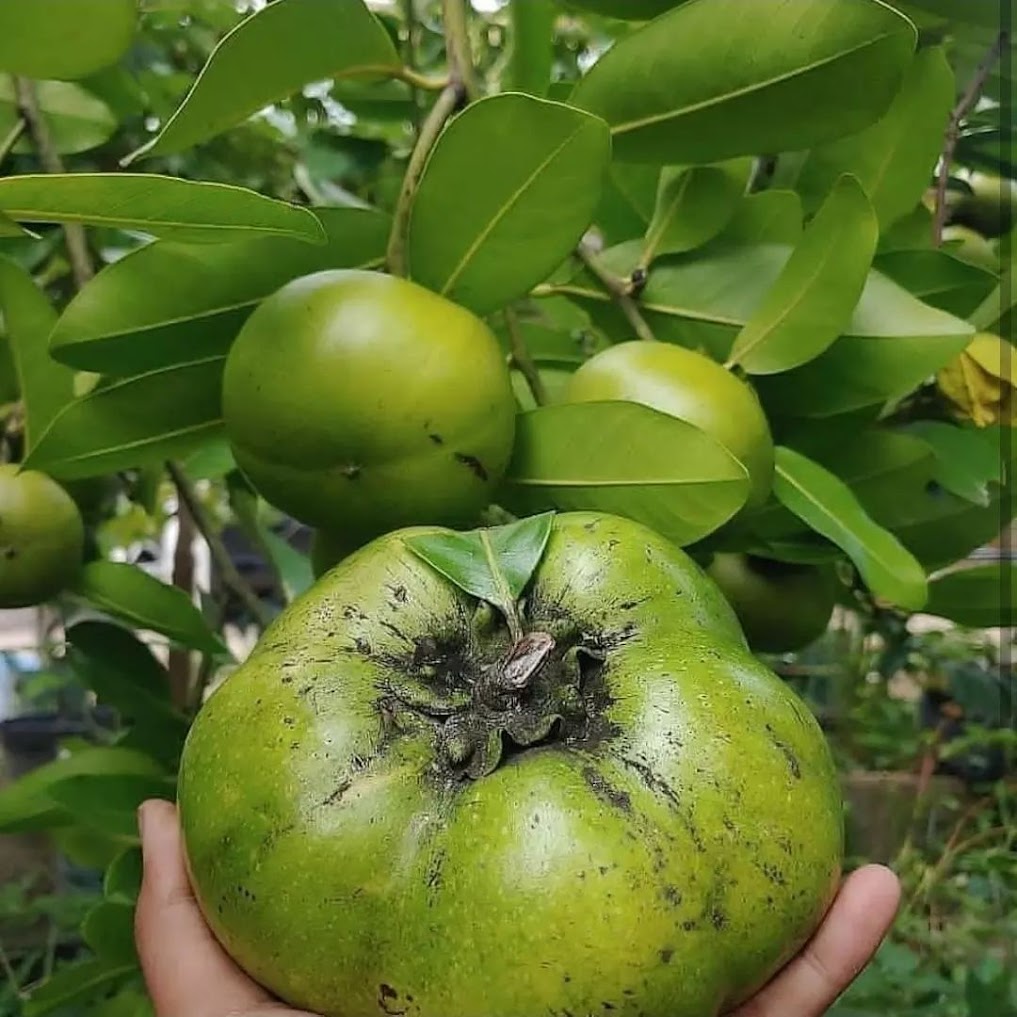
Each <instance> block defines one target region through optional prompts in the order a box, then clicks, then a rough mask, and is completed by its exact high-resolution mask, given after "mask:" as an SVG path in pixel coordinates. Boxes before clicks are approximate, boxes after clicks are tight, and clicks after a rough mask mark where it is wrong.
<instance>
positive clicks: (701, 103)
mask: <svg viewBox="0 0 1017 1017" xmlns="http://www.w3.org/2000/svg"><path fill="white" fill-rule="evenodd" d="M916 39H917V36H916V33H915V30H914V28H913V26H912V25H911V23H910V22H909V21H908V20H907V19H905V18H903V17H901V16H900V15H899V14H897V13H896V12H895V11H893V10H892V9H891V8H890V7H888V6H886V5H884V4H882V3H879V2H877V0H839V2H838V3H837V4H834V5H831V4H830V3H829V0H753V2H752V3H745V2H744V0H696V2H694V3H689V4H685V5H683V6H681V7H678V8H677V9H676V10H674V11H672V12H671V13H669V14H665V15H663V16H661V17H660V18H658V19H657V20H655V21H653V22H651V23H650V24H649V25H647V26H645V27H644V28H642V29H640V30H639V31H637V32H635V33H633V34H631V35H629V36H627V37H625V38H623V39H621V40H620V41H619V42H617V43H616V44H615V45H614V46H613V47H612V48H611V49H610V50H609V51H608V52H607V53H606V54H605V55H604V56H603V57H601V59H600V60H599V61H598V62H597V63H596V64H595V65H594V66H593V68H592V69H591V70H590V71H589V73H588V74H587V75H586V77H584V78H583V79H582V80H581V81H580V82H579V84H578V85H577V86H576V88H575V91H574V92H573V95H572V99H571V101H572V102H573V103H575V105H577V106H579V107H581V108H582V109H586V110H589V111H590V112H591V113H596V114H597V115H598V116H601V117H603V118H604V119H605V120H606V121H607V122H608V123H609V124H610V125H611V133H612V135H613V138H614V146H615V152H616V157H617V158H618V159H620V160H623V161H630V162H652V163H657V164H658V165H664V164H668V163H673V164H684V163H704V162H717V161H718V160H721V159H728V158H731V157H733V156H739V155H757V154H761V153H766V152H784V151H789V150H794V149H804V148H808V147H811V146H812V145H816V144H819V143H821V142H824V141H828V140H831V139H833V138H839V137H843V136H844V135H847V134H852V133H855V132H857V131H859V130H861V129H863V128H864V127H867V126H868V125H869V124H871V123H873V122H874V121H875V120H877V119H878V118H879V117H881V116H882V115H883V114H884V113H885V112H886V110H887V108H888V107H889V105H890V102H891V101H892V99H893V97H894V95H895V94H896V93H897V90H898V88H899V87H900V83H901V80H902V78H903V74H904V71H905V70H906V68H907V66H908V64H909V62H910V60H911V58H912V54H913V52H914V48H915V43H916ZM745 54H751V55H752V58H751V59H746V58H745ZM861 81H864V82H865V87H864V88H859V87H858V83H859V82H861ZM845 96H851V101H850V102H845V101H844V99H845Z"/></svg>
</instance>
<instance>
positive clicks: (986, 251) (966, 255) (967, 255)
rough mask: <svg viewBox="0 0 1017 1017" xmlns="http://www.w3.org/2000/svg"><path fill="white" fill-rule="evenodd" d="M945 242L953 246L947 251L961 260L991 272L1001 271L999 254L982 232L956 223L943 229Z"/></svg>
mask: <svg viewBox="0 0 1017 1017" xmlns="http://www.w3.org/2000/svg"><path fill="white" fill-rule="evenodd" d="M943 242H944V243H945V244H950V245H951V246H950V247H948V248H946V249H947V251H948V252H949V253H950V254H952V255H953V256H954V257H955V258H958V259H959V260H960V261H966V262H967V263H968V264H969V265H975V266H976V267H978V268H984V269H986V270H987V271H989V272H998V271H999V255H998V254H996V252H995V251H994V250H993V249H992V244H990V243H989V241H988V240H986V239H985V237H983V236H982V234H981V233H977V232H975V230H973V229H970V228H969V227H967V226H961V225H959V224H954V225H953V226H947V227H946V229H944V230H943Z"/></svg>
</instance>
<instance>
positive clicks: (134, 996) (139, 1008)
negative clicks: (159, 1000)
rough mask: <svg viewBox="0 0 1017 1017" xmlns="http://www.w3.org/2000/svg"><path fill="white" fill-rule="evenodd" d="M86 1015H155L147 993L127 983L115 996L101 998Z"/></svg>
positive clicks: (124, 1016) (100, 1016) (105, 1016)
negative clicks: (96, 1007)
mask: <svg viewBox="0 0 1017 1017" xmlns="http://www.w3.org/2000/svg"><path fill="white" fill-rule="evenodd" d="M88 1017H156V1014H155V1010H154V1009H153V1006H152V1001H151V999H149V997H148V995H147V994H146V993H145V992H144V991H143V990H142V989H139V988H136V987H133V986H131V985H127V986H126V987H125V988H123V989H121V990H120V991H119V992H118V993H117V994H116V995H115V996H111V997H110V998H109V999H105V1000H103V1001H102V1003H100V1004H99V1007H98V1009H95V1010H93V1011H91V1012H90V1013H89V1015H88Z"/></svg>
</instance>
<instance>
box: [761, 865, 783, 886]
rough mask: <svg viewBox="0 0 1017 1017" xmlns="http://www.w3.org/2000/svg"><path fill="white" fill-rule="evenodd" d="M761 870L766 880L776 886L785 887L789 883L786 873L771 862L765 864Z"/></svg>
mask: <svg viewBox="0 0 1017 1017" xmlns="http://www.w3.org/2000/svg"><path fill="white" fill-rule="evenodd" d="M759 868H760V870H761V871H762V873H763V875H764V876H766V878H767V879H768V880H769V881H770V882H771V883H773V884H774V885H775V886H784V885H785V884H786V883H787V879H785V877H784V873H783V872H782V871H781V870H780V869H778V868H777V866H776V865H770V863H769V862H763V864H762V865H760V866H759Z"/></svg>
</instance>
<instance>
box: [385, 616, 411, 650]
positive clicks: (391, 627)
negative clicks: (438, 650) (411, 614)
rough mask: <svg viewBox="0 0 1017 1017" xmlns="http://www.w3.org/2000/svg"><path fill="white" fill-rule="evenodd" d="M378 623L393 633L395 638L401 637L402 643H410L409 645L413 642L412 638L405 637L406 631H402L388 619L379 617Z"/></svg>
mask: <svg viewBox="0 0 1017 1017" xmlns="http://www.w3.org/2000/svg"><path fill="white" fill-rule="evenodd" d="M378 623H379V624H380V625H381V626H382V628H386V629H388V631H389V632H391V633H392V635H394V636H395V637H396V638H397V639H401V640H402V641H403V642H404V643H410V644H411V645H412V644H413V640H412V639H407V638H406V633H404V632H403V630H402V629H400V628H398V627H397V626H395V625H393V624H392V623H391V622H390V621H385V620H384V619H379V621H378Z"/></svg>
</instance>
